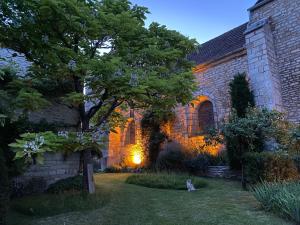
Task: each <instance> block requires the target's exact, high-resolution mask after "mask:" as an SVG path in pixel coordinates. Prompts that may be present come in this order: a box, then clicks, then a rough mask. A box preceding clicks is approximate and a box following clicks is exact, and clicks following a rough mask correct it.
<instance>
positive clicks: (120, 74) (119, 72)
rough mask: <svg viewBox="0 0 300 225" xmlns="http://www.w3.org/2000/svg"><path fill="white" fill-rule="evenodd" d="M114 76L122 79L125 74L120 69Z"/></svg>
mask: <svg viewBox="0 0 300 225" xmlns="http://www.w3.org/2000/svg"><path fill="white" fill-rule="evenodd" d="M114 76H115V77H121V76H123V72H122V71H121V70H120V69H118V70H117V71H116V72H115V73H114Z"/></svg>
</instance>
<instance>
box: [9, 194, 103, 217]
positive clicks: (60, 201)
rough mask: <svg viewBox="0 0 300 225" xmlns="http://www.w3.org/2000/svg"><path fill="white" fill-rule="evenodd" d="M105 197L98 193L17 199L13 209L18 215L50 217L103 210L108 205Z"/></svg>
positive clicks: (12, 204) (49, 195)
mask: <svg viewBox="0 0 300 225" xmlns="http://www.w3.org/2000/svg"><path fill="white" fill-rule="evenodd" d="M106 202H107V199H106V197H105V196H103V195H101V194H99V193H97V194H93V195H88V194H84V193H72V192H70V193H63V194H55V195H54V194H48V195H46V194H43V195H35V196H28V197H23V198H21V199H15V200H13V201H12V203H11V208H12V209H13V210H15V211H16V212H18V213H21V214H23V215H27V216H34V217H49V216H54V215H58V214H62V213H68V212H76V211H88V210H94V209H97V208H101V207H103V206H104V204H106Z"/></svg>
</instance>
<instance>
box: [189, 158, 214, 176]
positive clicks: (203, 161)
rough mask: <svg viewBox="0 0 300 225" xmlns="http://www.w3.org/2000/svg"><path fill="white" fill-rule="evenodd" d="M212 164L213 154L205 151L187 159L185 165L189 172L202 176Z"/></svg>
mask: <svg viewBox="0 0 300 225" xmlns="http://www.w3.org/2000/svg"><path fill="white" fill-rule="evenodd" d="M210 164H211V156H210V155H209V154H205V153H202V154H199V155H198V156H196V157H195V158H192V159H188V160H186V161H185V167H186V169H187V171H188V172H189V173H191V174H194V175H202V176H203V175H205V174H206V172H207V170H208V167H209V166H210Z"/></svg>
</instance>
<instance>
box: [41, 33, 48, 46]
mask: <svg viewBox="0 0 300 225" xmlns="http://www.w3.org/2000/svg"><path fill="white" fill-rule="evenodd" d="M42 41H43V42H44V43H45V44H47V43H48V42H49V36H48V35H47V34H45V35H42Z"/></svg>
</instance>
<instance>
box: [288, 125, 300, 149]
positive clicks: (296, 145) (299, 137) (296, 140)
mask: <svg viewBox="0 0 300 225" xmlns="http://www.w3.org/2000/svg"><path fill="white" fill-rule="evenodd" d="M287 141H288V143H287V146H288V147H287V148H288V151H289V152H290V153H291V154H294V155H300V126H299V125H298V126H296V127H294V128H292V129H291V131H290V138H289V139H288V140H287Z"/></svg>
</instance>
